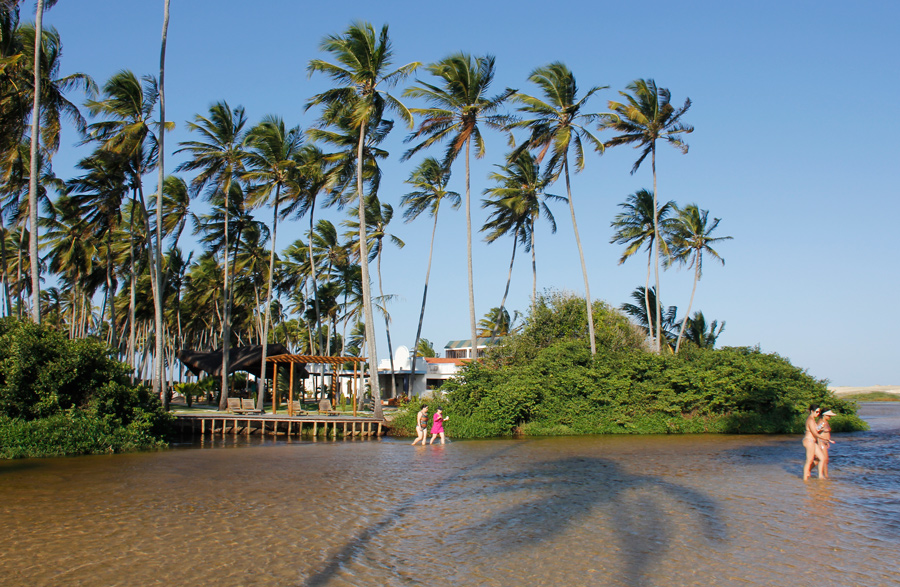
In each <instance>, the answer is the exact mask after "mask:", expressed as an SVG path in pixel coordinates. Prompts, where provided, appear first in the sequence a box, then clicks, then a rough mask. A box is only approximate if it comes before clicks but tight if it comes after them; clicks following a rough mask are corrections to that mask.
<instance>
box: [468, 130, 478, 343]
mask: <svg viewBox="0 0 900 587" xmlns="http://www.w3.org/2000/svg"><path fill="white" fill-rule="evenodd" d="M471 143H472V139H471V138H468V139H466V262H467V266H468V270H469V326H470V327H471V330H472V353H471V355H469V356H470V358H472V359H476V358H478V330H477V328H476V326H475V280H474V277H473V276H472V206H471V200H472V198H471V194H470V192H471V190H470V187H469V175H470V174H469V146H470V145H471Z"/></svg>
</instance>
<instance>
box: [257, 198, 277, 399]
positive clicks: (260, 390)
mask: <svg viewBox="0 0 900 587" xmlns="http://www.w3.org/2000/svg"><path fill="white" fill-rule="evenodd" d="M280 198H281V185H280V184H279V185H277V186H275V213H274V214H273V215H272V250H271V251H270V252H269V280H268V288H267V290H266V315H265V316H263V336H262V359H261V360H260V377H259V379H258V380H257V383H256V385H257V387H256V409H258V410H261V409H263V395H264V392H265V390H266V355H267V354H268V352H267V351H268V350H269V316H270V315H271V314H272V281H273V277H274V276H275V237H276V236H277V235H278V201H279V199H280ZM272 385H273V386H274V382H272Z"/></svg>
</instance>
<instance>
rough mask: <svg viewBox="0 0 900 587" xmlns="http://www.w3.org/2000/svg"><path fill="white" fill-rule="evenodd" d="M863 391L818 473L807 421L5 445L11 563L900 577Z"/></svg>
mask: <svg viewBox="0 0 900 587" xmlns="http://www.w3.org/2000/svg"><path fill="white" fill-rule="evenodd" d="M860 413H861V415H862V416H863V417H864V418H865V419H866V420H867V421H869V423H870V424H871V426H872V431H870V432H866V433H859V434H852V435H835V440H836V441H837V444H835V445H834V447H833V449H832V463H831V472H832V479H831V480H830V481H818V480H811V481H809V482H807V483H804V482H803V481H802V480H801V479H800V470H801V467H802V462H803V455H804V452H803V448H802V446H801V444H800V437H799V436H718V435H716V436H714V435H699V436H643V437H627V436H616V437H566V438H540V439H524V440H484V441H458V442H453V443H450V444H447V445H445V446H440V445H434V446H426V447H418V446H416V447H413V446H410V445H409V441H403V440H400V439H391V438H384V439H372V440H361V439H357V440H348V441H342V440H339V441H299V442H298V441H293V442H285V441H280V442H272V441H271V440H270V441H268V442H266V443H261V442H259V441H247V440H244V439H237V440H233V439H225V440H224V441H221V440H218V441H216V442H209V441H207V442H206V443H205V444H203V445H201V444H195V445H185V446H180V447H177V448H176V449H175V450H170V451H166V452H159V453H145V454H130V455H110V456H90V457H77V458H66V459H40V460H38V459H35V460H20V461H6V462H2V463H0V520H2V523H0V585H4V586H14V585H29V586H31V585H128V586H134V585H139V586H143V585H216V586H244V585H298V586H301V585H302V586H306V585H309V586H312V585H334V586H351V585H388V586H393V585H397V586H399V585H455V586H468V585H488V586H494V585H496V586H506V585H510V586H512V585H613V586H637V585H647V586H650V585H660V586H663V585H665V586H673V585H703V586H706V585H729V586H730V585H734V586H747V585H765V586H770V585H798V584H808V585H816V586H817V587H822V586H830V585H835V586H848V585H866V586H880V585H900V555H898V553H900V403H887V404H886V403H878V404H874V403H873V404H864V405H863V406H862V409H861V412H860ZM448 424H451V423H448ZM448 431H449V432H450V434H451V435H452V427H451V426H448Z"/></svg>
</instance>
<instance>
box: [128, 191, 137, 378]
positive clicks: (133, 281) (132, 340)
mask: <svg viewBox="0 0 900 587" xmlns="http://www.w3.org/2000/svg"><path fill="white" fill-rule="evenodd" d="M130 222H131V230H130V231H129V236H128V246H129V253H130V255H131V260H130V265H131V276H130V291H129V292H128V296H129V297H128V364H129V365H131V382H132V383H134V378H135V375H136V367H137V358H136V357H135V355H136V353H137V342H136V336H137V333H136V325H135V323H134V314H135V310H134V309H135V306H136V304H137V292H136V290H137V275H136V274H135V273H136V271H135V269H136V267H135V262H134V255H135V247H134V202H133V201H132V207H131V219H130Z"/></svg>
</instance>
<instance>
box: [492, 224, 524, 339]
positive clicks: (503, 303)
mask: <svg viewBox="0 0 900 587" xmlns="http://www.w3.org/2000/svg"><path fill="white" fill-rule="evenodd" d="M518 238H519V229H516V232H515V234H513V250H512V255H511V256H510V258H509V273H508V274H507V275H506V289H504V290H503V299H502V300H500V315H501V316H502V315H503V308H504V307H506V296H508V295H509V284H510V283H511V282H512V270H513V264H514V263H515V262H516V249H517V248H518V245H519V242H518ZM494 326H496V324H495V325H494Z"/></svg>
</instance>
